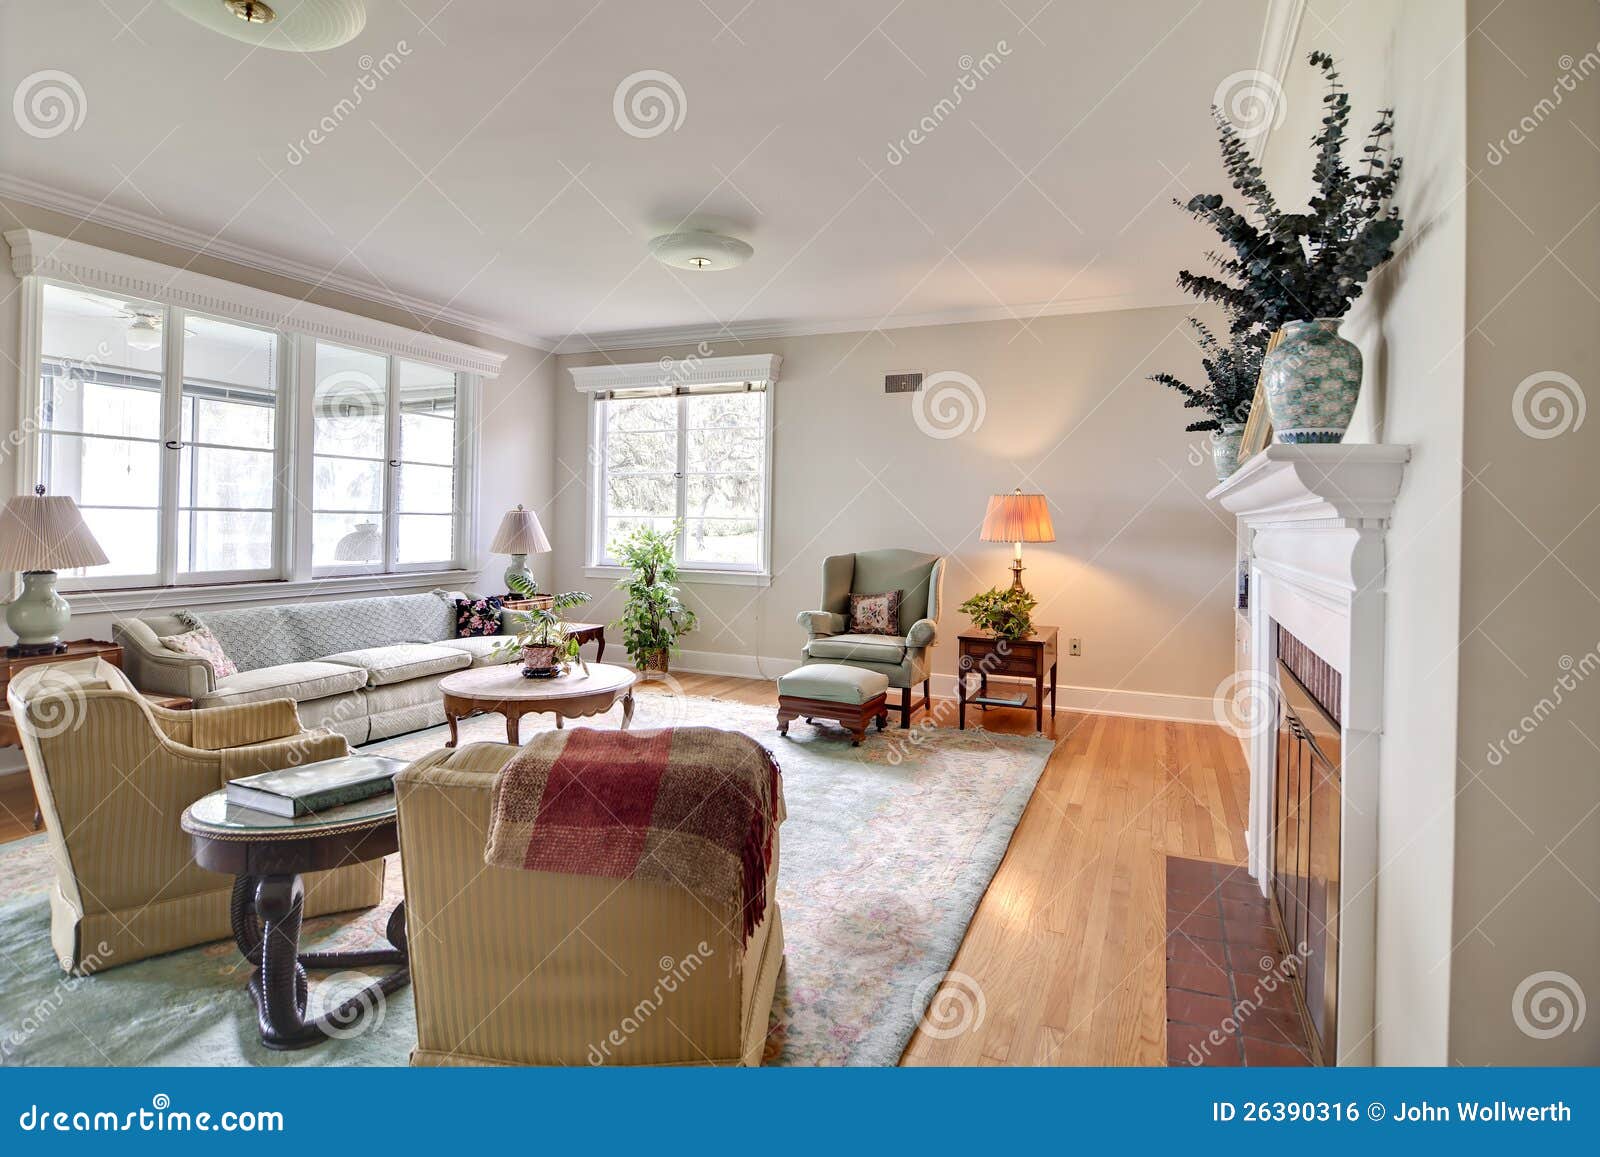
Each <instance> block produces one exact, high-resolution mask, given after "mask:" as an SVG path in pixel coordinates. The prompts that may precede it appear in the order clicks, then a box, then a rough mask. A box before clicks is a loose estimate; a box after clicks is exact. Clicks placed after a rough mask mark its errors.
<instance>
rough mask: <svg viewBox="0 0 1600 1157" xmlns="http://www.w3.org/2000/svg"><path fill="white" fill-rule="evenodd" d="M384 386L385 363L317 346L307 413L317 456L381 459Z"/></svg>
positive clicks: (367, 355) (385, 408)
mask: <svg viewBox="0 0 1600 1157" xmlns="http://www.w3.org/2000/svg"><path fill="white" fill-rule="evenodd" d="M387 382H388V360H387V359H386V358H382V357H380V356H378V355H377V354H370V353H365V352H363V351H361V350H350V349H345V348H343V347H342V346H333V345H327V344H326V343H323V342H318V343H317V385H316V390H315V392H314V395H313V398H312V411H313V425H314V427H315V438H316V449H317V452H318V453H320V454H351V455H355V456H356V457H361V458H383V457H385V456H386V455H385V452H384V439H385V434H384V424H385V420H386V419H385V415H386V413H387V411H388V401H387V392H386V391H387V389H388V387H387Z"/></svg>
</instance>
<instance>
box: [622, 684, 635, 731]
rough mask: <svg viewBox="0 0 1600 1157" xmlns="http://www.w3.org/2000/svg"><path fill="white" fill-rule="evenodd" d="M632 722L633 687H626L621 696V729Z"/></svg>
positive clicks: (626, 728)
mask: <svg viewBox="0 0 1600 1157" xmlns="http://www.w3.org/2000/svg"><path fill="white" fill-rule="evenodd" d="M632 722H633V688H631V687H630V688H628V693H627V694H626V695H624V696H623V697H622V730H624V731H626V730H628V725H629V724H631V723H632Z"/></svg>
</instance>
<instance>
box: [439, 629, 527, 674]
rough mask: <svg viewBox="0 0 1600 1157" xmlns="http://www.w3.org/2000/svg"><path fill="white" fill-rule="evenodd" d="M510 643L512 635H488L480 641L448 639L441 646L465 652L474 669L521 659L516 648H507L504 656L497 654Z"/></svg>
mask: <svg viewBox="0 0 1600 1157" xmlns="http://www.w3.org/2000/svg"><path fill="white" fill-rule="evenodd" d="M510 642H511V636H510V635H487V636H485V637H483V638H479V639H446V640H445V641H444V642H442V643H440V644H439V646H441V647H451V648H453V649H455V650H458V651H465V652H466V653H467V655H468V656H469V657H470V658H471V659H472V665H473V666H474V667H493V666H497V665H498V664H500V663H510V662H512V661H513V660H515V659H517V658H518V657H519V656H518V654H517V649H516V648H515V647H507V648H506V651H505V653H504V654H503V655H496V654H495V649H496V648H497V647H500V646H502V645H504V644H507V643H510Z"/></svg>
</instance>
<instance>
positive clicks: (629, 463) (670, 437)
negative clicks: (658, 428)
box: [606, 433, 678, 474]
mask: <svg viewBox="0 0 1600 1157" xmlns="http://www.w3.org/2000/svg"><path fill="white" fill-rule="evenodd" d="M606 466H607V469H608V470H610V471H612V472H613V473H614V472H617V471H628V470H647V471H654V472H655V473H658V474H659V473H664V474H670V473H672V472H673V471H674V470H676V469H677V468H678V436H677V434H676V433H669V434H612V435H611V436H610V438H609V439H608V441H607V446H606Z"/></svg>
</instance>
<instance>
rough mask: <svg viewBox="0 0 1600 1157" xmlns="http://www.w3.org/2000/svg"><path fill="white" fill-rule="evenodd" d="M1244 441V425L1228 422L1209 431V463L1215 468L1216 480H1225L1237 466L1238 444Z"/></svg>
mask: <svg viewBox="0 0 1600 1157" xmlns="http://www.w3.org/2000/svg"><path fill="white" fill-rule="evenodd" d="M1243 441H1244V427H1243V426H1241V425H1238V424H1236V423H1229V424H1228V425H1225V426H1223V427H1222V429H1220V430H1213V431H1212V432H1211V463H1212V465H1213V466H1215V467H1216V468H1217V481H1218V482H1226V481H1227V480H1228V479H1229V478H1231V477H1232V476H1233V472H1234V471H1235V470H1237V469H1238V468H1239V444H1240V443H1241V442H1243Z"/></svg>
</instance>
